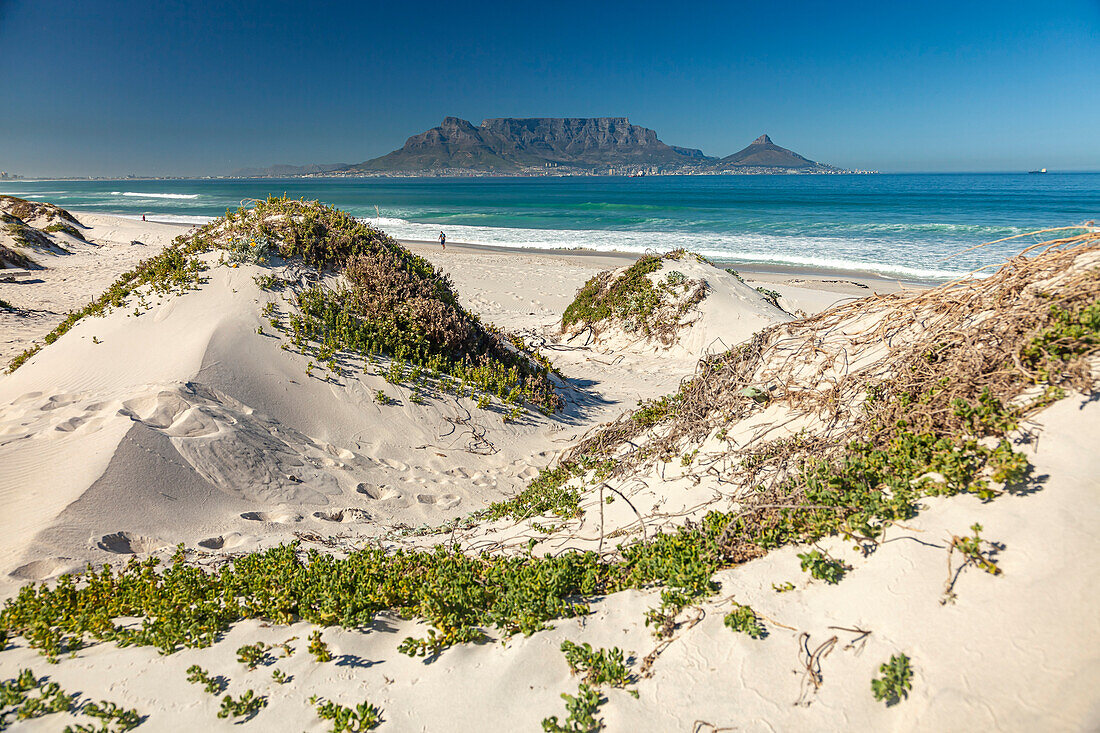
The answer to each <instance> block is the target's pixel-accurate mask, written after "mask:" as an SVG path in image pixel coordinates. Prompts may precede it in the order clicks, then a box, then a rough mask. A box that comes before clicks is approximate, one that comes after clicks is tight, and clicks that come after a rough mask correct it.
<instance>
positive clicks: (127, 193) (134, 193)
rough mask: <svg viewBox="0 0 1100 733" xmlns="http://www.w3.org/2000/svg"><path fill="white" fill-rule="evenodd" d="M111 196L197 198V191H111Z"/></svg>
mask: <svg viewBox="0 0 1100 733" xmlns="http://www.w3.org/2000/svg"><path fill="white" fill-rule="evenodd" d="M111 195H112V196H132V197H134V198H142V199H197V198H198V197H199V194H197V193H142V192H140V191H111Z"/></svg>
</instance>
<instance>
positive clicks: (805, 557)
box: [798, 550, 844, 585]
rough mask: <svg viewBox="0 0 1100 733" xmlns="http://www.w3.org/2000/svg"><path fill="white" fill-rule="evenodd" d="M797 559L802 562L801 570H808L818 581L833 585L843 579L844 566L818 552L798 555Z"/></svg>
mask: <svg viewBox="0 0 1100 733" xmlns="http://www.w3.org/2000/svg"><path fill="white" fill-rule="evenodd" d="M798 559H799V560H801V561H802V570H804V571H807V570H808V571H809V573H810V575H812V576H813V577H815V578H817V579H818V580H824V581H825V582H826V583H829V584H831V585H835V584H837V583H839V582H840V580H841V578H843V577H844V564H843V563H842V562H840V561H839V560H835V559H833V558H831V557H829V556H828V555H823V554H822V553H821V552H820V551H818V550H811V551H810V552H802V553H799V555H798Z"/></svg>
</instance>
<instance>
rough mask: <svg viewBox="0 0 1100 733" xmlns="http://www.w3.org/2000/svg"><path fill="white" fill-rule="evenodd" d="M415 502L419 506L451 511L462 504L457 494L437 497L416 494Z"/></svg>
mask: <svg viewBox="0 0 1100 733" xmlns="http://www.w3.org/2000/svg"><path fill="white" fill-rule="evenodd" d="M416 500H417V501H418V502H420V503H421V504H429V505H435V506H437V507H438V508H440V509H451V508H454V507H456V506H458V505H459V504H460V503H461V502H462V498H461V497H459V496H458V494H440V495H439V496H432V495H431V494H417V495H416Z"/></svg>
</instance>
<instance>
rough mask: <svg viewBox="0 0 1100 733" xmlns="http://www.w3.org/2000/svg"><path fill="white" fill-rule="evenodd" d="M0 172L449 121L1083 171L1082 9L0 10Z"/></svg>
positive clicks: (1076, 1) (860, 163) (305, 153)
mask: <svg viewBox="0 0 1100 733" xmlns="http://www.w3.org/2000/svg"><path fill="white" fill-rule="evenodd" d="M0 74H2V78H3V96H4V102H5V105H4V106H5V109H4V111H3V112H2V113H0V169H3V170H8V171H14V172H18V173H23V174H28V175H35V174H37V175H64V174H70V175H123V174H127V173H136V174H139V175H194V174H222V173H227V172H229V171H232V170H235V169H237V168H240V167H243V166H257V165H259V166H263V165H270V164H273V163H296V164H301V163H319V162H321V163H328V162H349V163H354V162H359V161H362V160H366V159H368V158H371V157H374V156H376V155H381V154H383V153H386V152H389V151H390V150H392V149H394V148H396V147H399V146H400V145H402V144H403V143H404V141H405V138H407V137H408V136H409V135H412V134H414V133H417V132H421V131H423V130H425V129H427V128H430V127H433V126H435V125H438V124H439V122H440V121H441V120H442V118H443V117H444V116H446V115H457V116H459V117H464V118H466V119H469V120H472V121H473V122H474V123H475V124H476V123H477V122H479V121H480V120H482V119H484V118H486V117H508V116H515V117H534V116H547V117H567V116H568V117H590V116H593V117H594V116H604V115H608V116H626V117H629V118H630V119H631V121H632V122H635V123H637V124H641V125H645V126H647V127H652V128H654V129H655V130H657V133H658V135H659V136H660V138H661V139H662V140H664V141H665V142H667V143H671V144H675V145H685V146H691V147H699V148H702V149H703V151H704V152H706V153H707V154H709V155H726V154H729V153H731V152H733V151H735V150H738V149H740V148H742V147H744V146H745V145H746V144H748V143H749V142H750V141H751V140H752V139H753V138H755V137H757V136H758V135H760V134H761V133H763V132H767V133H768V134H769V135H771V137H772V139H773V140H774V141H775V142H776V143H778V144H780V145H783V146H786V147H789V148H792V149H794V150H796V151H798V152H800V153H802V154H804V155H806V156H807V157H810V158H813V159H815V160H820V161H823V162H828V163H832V164H835V165H840V166H845V167H859V168H874V169H879V170H883V171H955V170H966V171H974V170H1020V169H1028V168H1034V167H1043V166H1045V167H1047V168H1051V169H1074V170H1100V0H1064V1H1063V0H1047V1H1046V2H1011V1H1009V0H1002V1H1001V2H982V1H977V2H967V1H966V0H962V1H959V0H955V1H954V2H949V3H948V2H938V1H936V0H930V1H928V2H883V1H882V0H878V1H876V2H867V3H844V2H828V3H826V2H805V3H789V2H788V3H784V2H753V3H738V2H722V3H692V2H679V3H669V2H659V3H649V2H644V1H638V2H631V3H622V4H618V3H600V2H591V0H589V2H576V3H574V2H540V3H515V2H509V3H499V4H498V3H493V2H491V1H490V0H486V1H485V2H481V3H477V4H476V5H475V4H470V3H460V2H453V0H451V1H449V2H443V3H434V2H418V3H407V2H406V3H395V2H386V3H342V2H303V1H302V0H295V1H294V2H283V1H282V0H264V2H253V1H252V0H235V1H234V2H231V3H222V2H217V3H214V2H205V3H204V2H179V1H177V0H160V1H157V2H149V0H141V1H140V2H128V1H124V0H117V1H111V0H90V1H89V2H83V3H75V2H69V1H57V0H0Z"/></svg>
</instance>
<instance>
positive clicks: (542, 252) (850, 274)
mask: <svg viewBox="0 0 1100 733" xmlns="http://www.w3.org/2000/svg"><path fill="white" fill-rule="evenodd" d="M72 213H73V215H74V216H76V217H77V218H80V217H88V216H102V217H112V218H117V219H123V220H126V221H136V222H138V223H148V224H158V225H161V226H171V227H177V228H178V229H179V230H180V233H181V234H182V233H184V232H186V231H189V230H190V229H192V228H194V227H196V226H199V225H197V224H182V223H179V222H172V221H161V220H159V219H158V218H157V217H156V216H155V215H154V216H152V217H150V218H149V219H148V220H147V221H146V222H142V221H141V220H140V219H137V218H136V217H135V216H133V215H130V214H102V213H99V212H94V211H76V210H74V211H73V212H72ZM383 231H385V230H383ZM394 239H395V240H396V241H397V242H399V243H400V244H402V245H405V246H407V247H412V248H414V249H417V250H422V249H429V250H430V249H431V248H434V249H437V250H439V243H438V242H435V241H431V240H423V239H404V238H398V237H394ZM447 246H448V250H454V251H459V252H464V253H470V254H477V253H480V254H508V255H539V256H545V257H552V258H556V257H580V258H585V259H586V260H588V261H589V262H591V261H592V260H593V259H604V260H606V264H605V265H604V266H605V268H607V269H610V268H616V267H625V266H628V265H630V264H631V263H633V262H635V261H636V260H637V259H638V258H639V257H641V256H642V255H643V254H644V253H641V252H628V251H623V250H597V249H591V248H588V247H570V248H564V247H515V246H510V245H494V244H479V243H475V242H460V241H454V242H450V241H449V242H448V243H447ZM422 253H423V252H422V251H421V252H418V254H422ZM708 259H709V260H710V261H711V262H713V263H714V264H715V265H718V266H720V267H722V268H731V269H733V270H736V271H737V272H738V273H740V274H742V275H751V276H752V277H751V278H749V279H752V280H757V281H759V282H768V283H777V284H791V285H794V284H798V283H794V282H790V281H791V280H796V281H797V280H808V281H810V282H808V283H806V285H808V286H813V287H817V286H818V284H819V283H820V284H824V285H826V286H828V285H830V284H836V283H841V284H843V283H844V282H845V281H850V282H853V283H855V284H856V285H857V287H859V288H860V289H861V290H863V289H865V290H866V291H867V294H870V293H871V292H872V291H876V290H880V291H885V292H892V291H894V290H900V289H910V288H917V289H924V288H930V287H936V286H937V285H942V284H944V283H945V282H950V280H932V279H921V278H900V277H889V276H887V275H883V274H880V273H876V272H873V271H868V270H859V269H854V268H836V269H834V268H828V267H814V266H811V265H782V264H775V263H762V262H743V261H734V260H726V259H722V258H720V257H708Z"/></svg>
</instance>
